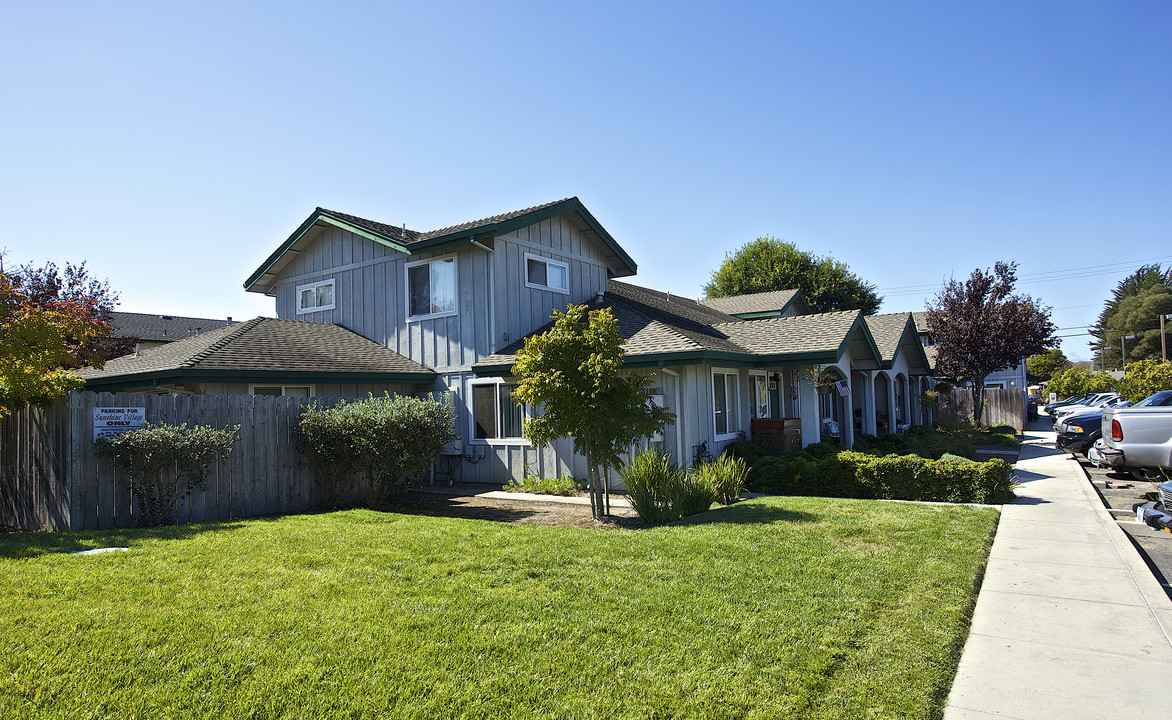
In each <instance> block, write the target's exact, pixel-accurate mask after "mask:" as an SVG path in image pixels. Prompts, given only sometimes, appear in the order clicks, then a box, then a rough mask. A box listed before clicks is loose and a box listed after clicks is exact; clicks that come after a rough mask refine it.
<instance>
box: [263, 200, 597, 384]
mask: <svg viewBox="0 0 1172 720" xmlns="http://www.w3.org/2000/svg"><path fill="white" fill-rule="evenodd" d="M491 245H492V247H493V251H492V252H488V251H486V250H483V249H481V248H479V247H476V246H473V245H459V246H456V247H454V248H449V249H447V250H442V251H438V252H433V253H427V254H424V255H411V256H407V255H403V254H401V253H398V252H396V251H394V250H391V249H389V248H386V247H384V246H382V245H379V244H378V243H375V242H372V241H370V240H367V239H366V238H363V237H360V236H357V235H354V234H352V233H350V232H347V231H345V230H341V229H338V228H328V229H326V230H323V231H322V233H321V235H320V236H319V237H318V238H317V239H316V240H315V241H314V242H313V243H312V244H311V245H310V246H309V247H308V249H307V250H306V251H305V252H304V253H302V254H301V255H300V256H299V257H298V258H297V259H296V260H294V261H293V262H291V263H290V264H289V266H288V267H286V268H285V270H284V271H283V272H282V275H281V280H280V283H279V284H278V285H277V303H276V305H277V316H278V317H282V318H288V319H299V320H311V321H315V322H330V323H337V324H340V325H342V326H344V327H346V328H349V329H350V330H353V331H354V332H357V333H358V334H360V335H362V336H364V337H367V338H369V339H371V340H374V341H375V342H378V343H382V344H383V345H386V346H387V347H389V348H390V349H392V350H394V351H396V352H398V353H400V354H402V355H405V356H407V357H409V358H411V359H412V360H415V361H416V362H418V363H421V364H423V365H426V366H428V367H431V368H433V369H435V370H437V371H439V372H441V373H443V372H454V371H460V370H468V369H469V368H470V367H471V366H472V365H473V364H474V363H476V362H478V361H479V360H481V359H483V358H484V357H487V356H488V355H490V354H492V353H493V352H495V351H496V350H499V349H500V348H503V347H504V346H506V345H508V344H509V343H511V342H514V341H515V340H517V339H518V338H520V337H523V336H524V335H527V334H528V333H530V332H532V331H534V330H536V329H537V328H540V327H541V326H542V325H544V324H545V323H547V322H549V319H550V315H551V313H552V311H553V310H555V309H558V310H564V309H565V307H566V305H567V304H568V303H571V302H573V303H581V302H585V301H587V300H589V299H590V298H592V297H593V296H594V295H595V294H596V293H598V292H600V291H603V290H605V289H606V285H607V272H606V265H605V261H604V259H603V256H602V253H601V252H600V250H599V247H598V245H597V243H596V242H594V241H593V239H592V237H591V236H590V235H588V234H587V233H585V232H584V231H583V228H581V227H580V226H579V225H578V224H577V223H575V222H574V221H572V220H571V219H570V216H567V215H563V216H561V217H558V218H553V219H551V220H546V221H544V222H541V223H538V224H536V225H532V226H530V227H527V228H522V229H521V230H518V231H517V232H515V233H513V234H511V235H505V236H502V237H498V238H495V239H494V240H493V241H492V243H491ZM526 252H529V253H532V254H534V255H540V256H542V257H548V258H550V259H553V260H558V261H561V262H564V263H566V264H567V265H568V266H569V283H570V293H569V294H568V295H567V294H564V293H558V292H550V291H546V290H539V289H534V288H529V287H526V285H525V253H526ZM443 257H455V258H456V282H457V290H456V292H457V300H456V302H457V314H456V315H453V316H450V317H443V318H436V319H430V320H416V321H411V322H408V321H407V315H408V312H407V306H406V301H407V298H406V269H405V266H406V264H407V263H409V262H415V261H418V260H427V259H433V258H443ZM329 279H333V280H334V299H335V307H334V308H333V309H332V310H325V311H322V312H310V313H302V314H300V315H299V314H298V313H297V297H296V295H297V293H296V289H297V287H298V286H299V285H305V284H308V283H313V282H320V281H324V280H329Z"/></svg>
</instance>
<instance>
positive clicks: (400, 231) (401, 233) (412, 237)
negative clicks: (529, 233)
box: [317, 198, 570, 245]
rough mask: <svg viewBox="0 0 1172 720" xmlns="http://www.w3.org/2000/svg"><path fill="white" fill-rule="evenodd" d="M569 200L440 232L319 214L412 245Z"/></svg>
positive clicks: (325, 210) (329, 211)
mask: <svg viewBox="0 0 1172 720" xmlns="http://www.w3.org/2000/svg"><path fill="white" fill-rule="evenodd" d="M569 199H570V198H563V199H561V200H554V201H553V202H547V203H542V204H541V205H534V206H533V207H530V208H525V209H524V210H514V211H512V212H507V213H502V214H500V215H493V216H492V217H486V218H481V219H480V220H472V221H470V222H466V223H460V224H459V225H452V226H450V227H445V228H440V229H439V230H429V231H427V232H418V231H416V230H408V229H406V228H405V227H395V226H394V225H387V224H385V223H380V222H375V221H374V220H367V219H366V218H360V217H358V216H357V215H348V214H346V213H341V212H337V211H336V210H329V209H326V208H322V207H319V208H318V209H317V210H318V212H326V213H329V214H330V215H333V216H335V217H338V218H342V219H343V220H346V221H347V222H351V223H353V224H355V225H358V226H359V227H364V228H366V229H368V230H374V231H375V232H377V233H379V234H382V235H389V236H391V237H394V238H398V239H399V240H402V241H403V242H405V243H407V244H408V245H410V244H411V243H417V242H422V241H424V240H431V239H432V238H437V237H443V236H445V235H451V234H453V233H460V232H467V231H469V230H475V229H476V228H479V227H486V226H488V225H495V224H497V223H502V222H506V221H508V220H512V219H513V218H517V217H521V216H522V215H527V214H529V213H532V212H537V211H538V210H544V209H545V208H548V207H553V206H554V205H557V204H558V203H564V202H566V201H567V200H569Z"/></svg>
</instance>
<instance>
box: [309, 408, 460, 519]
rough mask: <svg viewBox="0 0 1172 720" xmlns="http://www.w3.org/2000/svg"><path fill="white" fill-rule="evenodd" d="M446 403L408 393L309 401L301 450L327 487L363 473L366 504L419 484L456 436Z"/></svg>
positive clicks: (452, 414) (452, 415) (451, 412)
mask: <svg viewBox="0 0 1172 720" xmlns="http://www.w3.org/2000/svg"><path fill="white" fill-rule="evenodd" d="M454 423H455V412H454V410H453V408H452V405H451V403H450V402H448V401H447V399H446V398H445V399H444V400H442V401H441V400H433V399H431V398H416V397H409V396H406V395H395V396H391V395H385V396H383V397H374V396H371V397H369V398H367V399H365V400H357V401H353V402H349V403H347V402H345V401H343V402H340V403H339V404H338V405H337V406H335V407H319V406H318V405H317V404H314V405H311V406H310V407H309V408H308V409H307V410H306V411H305V413H304V414H303V415H302V416H301V420H300V422H299V424H298V429H299V430H300V433H301V443H300V449H301V451H302V452H304V453H306V454H307V455H309V456H310V458H311V460H312V461H313V463H314V467H315V470H316V471H317V475H318V477H319V479H321V480H323V481H324V482H326V483H328V484H329V485H330V486H331V488H336V484H337V483H338V482H339V481H340V480H341V479H343V478H345V477H346V476H347V475H348V474H349V473H351V472H354V471H356V470H357V471H361V472H362V475H363V480H364V483H365V486H366V501H367V503H368V504H369V505H370V507H381V506H382V505H383V504H384V503H385V502H386V501H387V500H388V499H389V498H390V496H391V495H392V494H394V493H397V492H402V491H403V490H406V489H407V488H408V487H409V486H410V485H411V484H412V483H415V482H418V481H419V480H420V479H421V476H422V475H423V473H424V472H426V471H427V469H428V467H430V466H431V464H432V463H433V462H435V459H436V458H437V457H439V455H440V453H442V452H443V451H444V448H446V447H447V446H448V445H449V444H451V443H452V442H453V441H454V440H456V439H458V438H459V435H457V434H456V432H455V427H454Z"/></svg>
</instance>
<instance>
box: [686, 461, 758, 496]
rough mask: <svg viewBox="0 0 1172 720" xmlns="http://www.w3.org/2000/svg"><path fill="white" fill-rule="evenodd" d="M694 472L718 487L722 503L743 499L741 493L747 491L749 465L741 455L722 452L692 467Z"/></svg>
mask: <svg viewBox="0 0 1172 720" xmlns="http://www.w3.org/2000/svg"><path fill="white" fill-rule="evenodd" d="M692 474H693V475H703V476H706V477H707V478H708V480H707V482H709V483H710V484H711V485H712V487H714V488H715V489H716V499H717V501H719V502H720V503H721V504H722V505H732V504H733V503H735V502H736V501H737V500H740V499H741V493H743V492H744V491H745V477H746V476H747V475H748V474H749V466H748V463H746V462H745V461H744V460H743V459H741V458H739V457H733V456H732V455H728V454H725V453H722V454H721V455H720V456H719V457H717V458H716V459H715V460H710V461H708V462H706V463H700V464H699V465H696V466H695V467H694V468H692Z"/></svg>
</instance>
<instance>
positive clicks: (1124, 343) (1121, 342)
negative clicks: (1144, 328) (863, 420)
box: [1119, 335, 1135, 372]
mask: <svg viewBox="0 0 1172 720" xmlns="http://www.w3.org/2000/svg"><path fill="white" fill-rule="evenodd" d="M1134 339H1135V335H1124V336H1123V337H1121V338H1119V345H1120V346H1121V347H1122V348H1123V367H1121V368H1119V369H1120V370H1123V371H1124V372H1126V371H1127V341H1128V340H1134Z"/></svg>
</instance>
